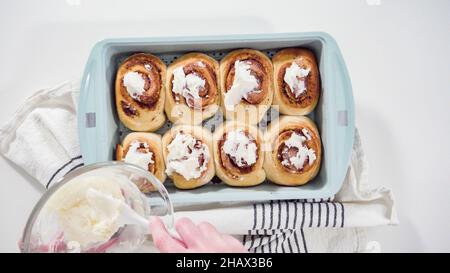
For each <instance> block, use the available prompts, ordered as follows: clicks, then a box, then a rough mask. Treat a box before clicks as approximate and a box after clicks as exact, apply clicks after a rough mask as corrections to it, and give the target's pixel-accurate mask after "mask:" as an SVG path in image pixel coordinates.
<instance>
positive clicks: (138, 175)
mask: <svg viewBox="0 0 450 273" xmlns="http://www.w3.org/2000/svg"><path fill="white" fill-rule="evenodd" d="M137 185H139V186H140V187H142V186H144V187H145V186H148V187H146V188H151V189H153V191H152V192H150V193H148V194H146V195H144V194H143V193H142V192H141V191H140V190H139V188H138V186H137ZM89 188H94V189H95V190H102V191H106V193H107V194H110V195H112V196H113V197H116V198H119V199H121V200H122V201H124V203H125V204H127V205H128V206H130V207H131V208H132V209H133V210H134V211H135V212H137V213H138V214H139V215H141V216H143V217H145V218H147V219H148V218H149V217H150V216H160V217H161V218H162V219H163V221H164V223H165V224H166V227H167V228H168V229H171V228H172V227H173V206H172V203H171V201H170V198H169V195H168V193H167V190H166V188H165V187H164V186H163V184H162V183H161V182H160V181H159V180H158V179H157V178H156V177H155V176H154V175H152V174H151V173H150V172H148V171H145V170H143V169H141V168H140V167H138V166H135V165H132V164H128V163H124V162H119V161H111V162H103V163H96V164H92V165H88V166H84V167H82V168H79V169H77V170H74V171H72V172H70V173H69V174H67V175H66V176H64V177H63V178H62V179H60V181H59V182H58V183H55V186H53V187H51V188H50V189H49V190H48V191H47V192H45V194H44V195H43V196H42V197H41V199H40V200H39V201H38V203H37V204H36V206H35V207H34V209H33V210H32V212H31V215H30V216H29V218H28V221H27V224H26V226H25V229H24V232H23V237H22V247H21V248H22V251H23V252H133V251H134V250H136V249H137V248H139V247H140V246H141V244H142V243H143V242H144V241H145V239H146V236H147V235H146V234H148V232H147V231H146V230H144V229H143V228H142V227H141V226H139V225H130V224H127V225H124V226H122V227H119V226H118V225H117V224H114V223H112V222H114V221H112V222H108V221H109V220H108V219H114V217H110V216H111V215H117V214H115V213H117V211H115V210H111V209H109V207H108V206H106V207H105V208H106V210H101V211H100V210H95V209H92V207H89V205H86V204H87V203H86V202H87V201H86V198H85V197H84V196H86V191H87V189H89ZM88 204H90V203H89V202H88ZM86 206H87V207H88V209H86ZM105 212H106V213H105Z"/></svg>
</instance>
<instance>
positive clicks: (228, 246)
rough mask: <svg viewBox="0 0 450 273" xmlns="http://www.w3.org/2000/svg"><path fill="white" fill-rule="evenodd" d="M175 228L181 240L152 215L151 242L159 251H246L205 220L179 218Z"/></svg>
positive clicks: (238, 243) (234, 240)
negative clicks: (196, 222) (195, 221)
mask: <svg viewBox="0 0 450 273" xmlns="http://www.w3.org/2000/svg"><path fill="white" fill-rule="evenodd" d="M175 229H176V231H177V233H178V235H179V236H180V238H181V240H179V239H176V238H174V237H172V236H171V235H170V234H169V233H168V231H167V229H166V227H165V226H164V224H163V222H162V221H161V219H159V218H157V217H153V218H152V219H151V220H150V230H151V231H152V236H153V243H154V244H155V246H156V247H157V248H158V249H159V250H160V251H161V252H168V253H172V252H176V253H185V252H208V253H211V252H222V253H223V252H234V253H244V252H247V250H246V249H245V247H244V246H243V245H242V244H241V243H240V242H239V241H238V240H236V239H235V238H234V237H232V236H230V235H227V234H220V233H219V232H218V231H217V230H216V228H215V227H214V226H213V225H211V224H210V223H207V222H201V223H200V224H198V225H195V224H194V223H193V222H192V221H191V220H189V219H187V218H181V219H179V220H178V221H176V223H175Z"/></svg>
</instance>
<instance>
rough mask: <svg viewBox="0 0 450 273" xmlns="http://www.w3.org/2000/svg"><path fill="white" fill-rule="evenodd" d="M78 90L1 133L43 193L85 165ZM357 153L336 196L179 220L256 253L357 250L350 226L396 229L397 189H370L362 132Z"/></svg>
mask: <svg viewBox="0 0 450 273" xmlns="http://www.w3.org/2000/svg"><path fill="white" fill-rule="evenodd" d="M78 92H79V82H78V81H76V82H68V83H65V84H62V85H60V86H57V87H56V88H52V89H46V90H41V91H39V92H37V93H36V94H35V95H33V96H32V97H30V98H29V99H28V100H27V101H26V102H25V104H24V105H23V106H22V107H21V108H20V109H19V110H18V111H17V112H16V114H15V115H14V117H13V118H12V120H11V122H9V123H8V124H7V125H5V126H4V127H3V128H1V129H0V152H1V153H2V154H3V155H4V156H5V157H6V158H8V159H9V160H10V161H12V162H13V163H15V164H17V165H18V166H20V167H21V168H23V169H24V170H25V171H26V172H28V174H29V175H31V176H32V177H34V178H36V179H37V180H38V181H39V182H40V183H41V184H42V185H43V187H46V188H48V187H50V186H51V185H52V184H53V183H55V182H56V181H58V180H59V179H60V178H61V177H63V176H64V175H65V174H67V173H68V172H70V171H72V170H74V169H76V168H79V167H81V166H83V159H82V157H81V155H80V149H79V144H78V137H77V121H76V120H77V119H76V105H77V98H78ZM353 148H354V149H353V154H352V159H351V164H350V167H349V169H348V172H347V176H346V179H345V182H344V185H343V187H342V189H341V191H340V192H339V193H338V194H337V195H336V196H335V197H330V198H328V199H326V200H323V199H320V200H314V199H312V200H289V201H273V202H266V203H257V204H252V203H227V204H223V203H214V204H208V206H207V207H205V206H203V207H202V206H195V207H192V206H191V207H190V206H185V207H177V208H176V211H177V212H176V217H189V218H191V219H193V221H195V222H200V221H208V222H211V223H212V224H213V225H215V226H216V227H217V228H218V229H219V230H220V231H221V232H224V233H228V234H233V235H236V236H239V237H240V238H241V239H242V242H243V243H244V244H245V246H247V247H248V249H249V250H250V251H252V252H308V251H314V252H317V251H332V250H333V249H335V250H341V251H355V250H357V247H354V246H355V245H359V244H358V243H355V242H356V241H357V237H356V234H358V232H356V230H353V231H349V229H347V228H353V229H354V228H360V227H367V226H375V225H386V224H392V223H395V222H396V215H395V210H394V204H393V198H392V194H391V192H390V190H389V189H386V188H383V187H380V188H371V187H369V185H368V183H367V164H366V161H365V157H364V152H363V150H362V146H361V142H360V138H359V135H358V133H356V136H355V144H354V147H353ZM336 230H340V232H336ZM319 231H320V232H319ZM344 235H345V236H344ZM327 238H328V239H327ZM355 238H356V239H355ZM358 238H359V237H358ZM331 242H334V243H331ZM336 242H339V243H336Z"/></svg>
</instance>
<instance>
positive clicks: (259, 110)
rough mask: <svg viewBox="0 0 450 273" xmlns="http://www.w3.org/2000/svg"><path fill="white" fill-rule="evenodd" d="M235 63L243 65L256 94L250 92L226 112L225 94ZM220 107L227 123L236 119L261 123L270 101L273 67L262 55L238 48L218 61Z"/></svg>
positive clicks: (230, 81) (231, 81) (256, 51)
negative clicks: (246, 65)
mask: <svg viewBox="0 0 450 273" xmlns="http://www.w3.org/2000/svg"><path fill="white" fill-rule="evenodd" d="M236 61H240V62H245V63H247V64H248V65H249V66H250V68H249V70H250V74H251V75H252V76H254V77H255V78H256V80H257V83H258V87H257V88H256V89H255V91H257V92H250V93H249V94H248V96H247V97H246V98H242V99H241V100H240V102H239V104H237V105H235V106H234V109H233V110H232V111H231V110H227V109H226V106H225V94H226V93H227V92H228V91H229V90H230V88H231V86H233V81H234V78H235V77H234V75H235V64H236ZM220 89H221V90H222V92H221V94H222V95H221V98H220V99H221V108H222V111H223V113H224V114H225V117H226V119H227V120H239V121H240V122H244V123H248V124H256V123H258V122H260V121H261V120H262V118H263V117H264V115H265V113H266V112H267V110H268V109H269V108H270V106H271V104H272V99H273V66H272V62H271V61H270V59H269V58H268V57H267V56H266V55H264V53H262V52H260V51H258V50H254V49H239V50H235V51H232V52H230V53H229V54H228V55H226V56H225V57H224V58H223V59H222V60H221V61H220Z"/></svg>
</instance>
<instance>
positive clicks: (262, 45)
mask: <svg viewBox="0 0 450 273" xmlns="http://www.w3.org/2000/svg"><path fill="white" fill-rule="evenodd" d="M286 47H306V48H309V49H311V50H313V51H314V53H315V55H316V58H317V60H318V63H319V70H320V77H321V83H322V84H321V85H322V90H321V96H320V100H319V103H318V106H317V107H316V109H315V111H314V112H313V113H312V114H311V115H310V117H311V118H312V119H313V120H314V121H315V122H316V124H317V126H318V128H319V131H320V134H321V137H322V145H323V161H322V165H321V169H320V172H319V174H318V175H317V177H316V178H315V179H314V180H313V181H311V182H310V183H308V184H306V185H303V186H298V187H284V186H278V185H275V184H272V183H270V182H269V181H266V182H265V183H263V184H261V185H258V186H255V187H250V188H234V187H229V186H226V185H225V184H224V183H210V184H208V185H205V186H203V187H201V188H198V189H194V190H188V191H186V190H184V191H182V190H177V189H176V188H175V187H174V186H173V185H172V183H171V182H170V181H168V182H166V184H165V185H166V186H167V188H168V190H169V193H170V194H171V199H172V201H173V202H174V203H210V202H226V201H262V200H277V199H306V198H328V197H331V196H333V195H334V194H335V193H336V192H337V191H338V190H339V189H340V187H341V186H342V183H343V181H344V178H345V175H346V172H347V168H348V165H349V160H350V154H351V151H352V145H353V137H354V131H355V110H354V102H353V94H352V87H351V82H350V78H349V76H348V72H347V68H346V66H345V63H344V60H343V58H342V55H341V53H340V51H339V48H338V46H337V44H336V41H335V40H334V39H333V38H332V37H331V36H330V35H328V34H326V33H323V32H309V33H280V34H258V35H231V36H198V37H158V38H124V39H107V40H103V41H100V42H98V43H97V44H96V45H95V46H94V48H93V49H92V52H91V54H90V56H89V59H88V61H87V64H86V68H85V71H84V75H83V79H82V82H81V90H80V99H79V106H78V132H79V139H80V147H81V154H82V156H83V159H84V161H85V164H91V163H96V162H102V161H109V160H113V159H114V158H113V157H114V147H115V145H116V144H117V143H119V142H120V140H121V139H122V138H123V137H124V135H125V134H126V133H127V132H128V131H127V130H126V129H125V128H124V126H122V124H121V123H120V121H119V119H118V117H117V113H116V110H115V101H114V82H115V75H116V72H117V69H118V66H119V64H120V62H121V61H122V60H123V59H125V58H126V57H127V56H129V55H131V54H133V53H136V52H148V53H152V54H155V55H157V56H159V57H160V58H161V59H162V60H163V61H164V62H165V63H166V64H167V65H168V64H170V63H171V62H172V61H173V59H174V58H176V57H178V56H180V55H182V54H184V53H187V52H191V51H201V52H205V53H207V54H209V55H210V56H212V57H214V58H216V59H218V60H220V58H221V57H222V56H224V55H225V54H226V53H227V52H229V51H230V50H233V49H237V48H254V49H258V50H261V51H263V52H265V53H266V54H267V55H269V57H271V56H272V55H273V54H274V53H275V52H276V51H277V50H279V49H282V48H286ZM170 126H171V125H170V123H167V124H166V125H165V126H164V127H163V129H162V130H164V129H167V128H169V127H170Z"/></svg>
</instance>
